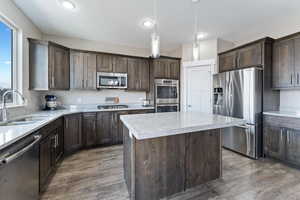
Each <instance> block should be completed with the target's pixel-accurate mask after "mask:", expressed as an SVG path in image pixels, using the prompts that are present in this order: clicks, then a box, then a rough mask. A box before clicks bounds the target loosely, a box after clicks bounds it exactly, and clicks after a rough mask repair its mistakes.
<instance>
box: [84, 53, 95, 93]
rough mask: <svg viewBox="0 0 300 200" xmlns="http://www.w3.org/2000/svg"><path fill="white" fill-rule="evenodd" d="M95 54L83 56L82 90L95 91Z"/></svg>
mask: <svg viewBox="0 0 300 200" xmlns="http://www.w3.org/2000/svg"><path fill="white" fill-rule="evenodd" d="M96 68H97V58H96V54H92V53H86V54H84V88H85V89H96V77H97V75H96V72H97V69H96Z"/></svg>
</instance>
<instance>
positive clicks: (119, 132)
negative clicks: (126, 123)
mask: <svg viewBox="0 0 300 200" xmlns="http://www.w3.org/2000/svg"><path fill="white" fill-rule="evenodd" d="M128 114H129V111H119V112H117V126H118V130H117V137H116V144H122V143H123V123H122V121H121V119H120V117H121V115H128Z"/></svg>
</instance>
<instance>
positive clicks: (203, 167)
mask: <svg viewBox="0 0 300 200" xmlns="http://www.w3.org/2000/svg"><path fill="white" fill-rule="evenodd" d="M186 145H187V148H186V189H188V188H193V187H195V186H198V185H200V184H203V183H206V182H209V181H211V180H215V179H218V178H220V177H221V175H222V147H221V134H220V129H215V130H208V131H202V132H199V133H189V134H186Z"/></svg>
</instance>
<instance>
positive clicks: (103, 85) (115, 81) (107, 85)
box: [97, 72, 127, 89]
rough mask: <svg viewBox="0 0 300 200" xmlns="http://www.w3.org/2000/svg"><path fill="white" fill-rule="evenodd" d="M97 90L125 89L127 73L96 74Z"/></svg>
mask: <svg viewBox="0 0 300 200" xmlns="http://www.w3.org/2000/svg"><path fill="white" fill-rule="evenodd" d="M97 88H98V89H127V73H106V72H97Z"/></svg>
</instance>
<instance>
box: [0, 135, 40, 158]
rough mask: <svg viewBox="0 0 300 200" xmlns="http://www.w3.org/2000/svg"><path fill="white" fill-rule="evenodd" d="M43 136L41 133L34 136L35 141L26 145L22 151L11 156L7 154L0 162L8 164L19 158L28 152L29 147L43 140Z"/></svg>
mask: <svg viewBox="0 0 300 200" xmlns="http://www.w3.org/2000/svg"><path fill="white" fill-rule="evenodd" d="M41 138H42V136H41V135H35V136H34V141H33V142H32V143H30V144H29V145H27V146H26V147H24V148H23V149H21V150H20V151H18V152H16V153H14V154H12V155H10V156H7V157H6V158H4V159H1V160H0V164H7V163H10V162H12V161H14V160H15V159H17V158H19V157H20V156H22V155H23V154H24V153H26V152H27V151H29V149H31V148H32V147H33V146H34V145H35V144H36V143H38V142H39V141H40V140H41Z"/></svg>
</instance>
